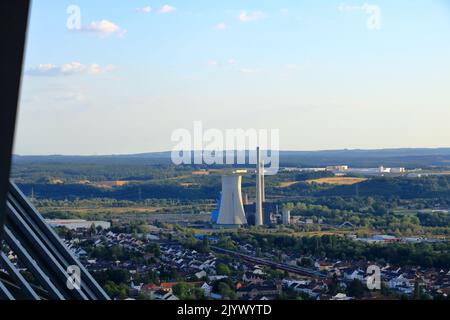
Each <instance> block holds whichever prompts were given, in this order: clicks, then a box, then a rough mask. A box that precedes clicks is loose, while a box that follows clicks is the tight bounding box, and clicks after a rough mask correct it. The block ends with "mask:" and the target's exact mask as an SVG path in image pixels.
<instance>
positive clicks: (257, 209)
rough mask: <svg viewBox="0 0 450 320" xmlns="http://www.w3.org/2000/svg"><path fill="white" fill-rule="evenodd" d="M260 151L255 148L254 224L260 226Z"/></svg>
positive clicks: (261, 218) (261, 215)
mask: <svg viewBox="0 0 450 320" xmlns="http://www.w3.org/2000/svg"><path fill="white" fill-rule="evenodd" d="M261 171H262V170H261V153H260V150H259V147H258V148H257V149H256V202H255V225H256V226H262V225H263V224H264V221H263V208H262V199H263V196H262V178H261Z"/></svg>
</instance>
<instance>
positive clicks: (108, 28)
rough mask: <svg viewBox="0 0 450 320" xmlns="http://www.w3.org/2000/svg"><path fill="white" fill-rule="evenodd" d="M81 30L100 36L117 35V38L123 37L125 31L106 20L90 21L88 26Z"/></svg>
mask: <svg viewBox="0 0 450 320" xmlns="http://www.w3.org/2000/svg"><path fill="white" fill-rule="evenodd" d="M81 30H82V31H88V32H92V33H96V34H100V35H111V34H117V35H119V36H123V35H124V34H125V33H126V30H123V29H122V28H120V27H119V26H118V25H117V24H115V23H113V22H111V21H108V20H101V21H92V22H91V23H89V24H88V25H86V26H84V27H83V28H81Z"/></svg>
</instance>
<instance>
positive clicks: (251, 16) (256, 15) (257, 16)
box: [239, 10, 266, 22]
mask: <svg viewBox="0 0 450 320" xmlns="http://www.w3.org/2000/svg"><path fill="white" fill-rule="evenodd" d="M265 17H266V15H265V14H264V13H263V12H261V11H254V12H247V11H245V10H242V11H241V13H240V14H239V20H240V21H241V22H252V21H257V20H261V19H263V18H265Z"/></svg>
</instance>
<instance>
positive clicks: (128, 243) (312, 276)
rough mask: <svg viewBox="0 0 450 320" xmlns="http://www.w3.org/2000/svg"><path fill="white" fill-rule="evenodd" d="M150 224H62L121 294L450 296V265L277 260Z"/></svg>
mask: <svg viewBox="0 0 450 320" xmlns="http://www.w3.org/2000/svg"><path fill="white" fill-rule="evenodd" d="M149 227H150V231H148V232H146V233H136V232H129V233H127V232H119V231H117V230H115V229H117V228H112V229H110V230H105V229H103V228H102V227H101V226H98V227H97V228H95V226H94V225H93V226H91V228H88V229H86V228H85V229H77V230H67V229H58V231H59V232H60V234H61V236H63V237H64V238H65V242H66V244H67V245H68V246H69V248H70V249H71V250H72V251H73V253H74V254H75V255H76V256H77V257H78V258H79V259H80V260H81V261H82V262H83V263H84V264H85V265H86V267H87V268H88V270H89V271H90V272H92V274H93V275H94V277H96V278H97V280H98V281H99V282H100V283H101V284H102V285H103V287H104V288H105V289H106V290H107V291H108V293H109V294H110V295H111V296H112V297H113V298H115V299H129V300H130V299H145V300H179V299H183V300H186V299H190V300H202V299H212V300H223V299H233V300H276V299H295V300H297V299H303V300H305V299H306V300H352V299H447V298H448V297H449V296H450V269H436V268H423V267H408V268H402V267H399V266H395V265H390V264H389V263H382V264H376V265H375V264H373V263H371V262H370V261H352V260H345V261H343V260H336V259H328V258H326V257H322V258H317V257H312V256H308V257H304V256H299V255H291V256H288V255H284V256H282V258H281V262H280V263H278V264H277V265H271V261H273V260H275V255H274V252H261V251H260V250H259V249H256V248H254V247H253V246H252V245H250V244H245V243H239V245H238V249H237V251H238V252H239V254H240V255H241V256H235V255H233V254H226V253H225V252H227V251H225V250H222V249H220V245H221V240H220V239H219V238H218V237H216V236H210V237H207V236H203V235H195V237H194V239H195V240H192V239H191V238H190V235H187V234H186V231H185V230H177V228H167V227H166V226H163V227H157V226H149ZM188 238H189V239H190V240H189V241H187V239H188ZM256 256H258V258H256ZM252 257H253V258H252ZM253 259H254V260H253ZM257 259H258V260H257ZM304 260H308V261H309V264H310V265H309V266H308V268H303V267H300V265H304V264H305V261H304ZM258 262H262V263H258ZM371 268H372V269H373V270H375V271H378V272H379V280H380V283H379V285H378V287H377V286H376V280H377V279H376V278H375V276H376V275H375V276H374V275H373V274H371V273H370V272H369V271H368V270H370V269H371ZM374 268H375V269H374ZM308 270H309V271H308ZM308 272H310V273H308ZM371 284H374V286H372V287H371ZM370 289H373V290H370Z"/></svg>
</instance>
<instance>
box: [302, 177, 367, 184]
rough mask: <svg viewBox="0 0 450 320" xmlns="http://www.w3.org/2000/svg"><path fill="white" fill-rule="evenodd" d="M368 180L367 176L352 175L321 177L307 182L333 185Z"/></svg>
mask: <svg viewBox="0 0 450 320" xmlns="http://www.w3.org/2000/svg"><path fill="white" fill-rule="evenodd" d="M364 181H367V179H366V178H351V177H333V178H321V179H313V180H307V181H306V183H309V184H313V183H315V184H331V185H353V184H357V183H361V182H364Z"/></svg>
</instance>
